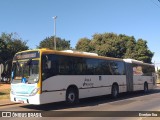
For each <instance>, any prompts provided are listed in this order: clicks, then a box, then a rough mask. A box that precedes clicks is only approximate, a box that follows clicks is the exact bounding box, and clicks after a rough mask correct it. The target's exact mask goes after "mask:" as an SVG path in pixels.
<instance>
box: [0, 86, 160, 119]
mask: <svg viewBox="0 0 160 120" xmlns="http://www.w3.org/2000/svg"><path fill="white" fill-rule="evenodd" d="M0 102H1V103H0V111H12V112H14V111H18V112H40V113H42V115H43V116H45V119H53V118H55V117H50V116H56V115H57V116H58V117H56V118H55V119H56V120H57V119H59V120H61V119H68V120H70V119H76V120H79V119H86V120H90V119H92V120H94V119H96V120H97V119H98V120H101V119H104V118H105V119H106V118H107V120H108V119H109V120H115V119H116V120H160V115H159V112H158V111H160V87H159V86H158V87H157V88H156V89H154V90H152V91H150V92H149V93H147V94H144V93H143V92H134V93H125V94H120V96H119V98H117V99H112V98H111V97H110V96H101V97H94V98H88V99H82V100H80V103H79V104H78V105H75V106H68V105H66V104H65V102H59V103H51V104H45V105H38V106H37V105H26V104H14V103H11V102H10V101H7V100H6V101H5V100H4V101H3V102H2V101H0ZM3 103H5V104H6V105H2V104H3ZM9 104H10V105H9ZM97 111H98V112H97ZM106 111H108V112H106ZM145 111H149V114H150V113H151V114H152V113H153V115H154V114H155V115H156V114H157V113H156V112H158V115H159V117H156V116H154V117H153V116H152V117H147V116H143V115H142V116H141V115H140V116H138V117H137V116H134V114H135V115H137V114H138V115H139V113H140V114H143V113H144V112H145ZM118 112H122V113H118ZM118 114H119V115H118ZM121 114H123V115H124V116H123V117H120V115H121ZM107 115H108V117H106V116H107ZM110 115H111V117H110ZM130 115H131V116H130ZM47 117H48V118H47ZM7 119H11V118H7ZM12 119H18V118H12ZM19 119H20V118H19ZM32 119H35V120H37V119H38V120H39V119H40V120H41V119H42V120H43V119H44V118H43V117H42V118H32Z"/></svg>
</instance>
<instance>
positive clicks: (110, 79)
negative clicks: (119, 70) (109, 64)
mask: <svg viewBox="0 0 160 120" xmlns="http://www.w3.org/2000/svg"><path fill="white" fill-rule="evenodd" d="M113 83H118V85H119V92H120V93H121V92H126V76H125V75H57V76H53V77H50V78H48V79H46V80H44V81H43V82H42V91H43V92H42V99H41V100H42V101H43V99H44V100H45V99H46V101H47V102H56V101H64V100H65V97H66V90H67V88H68V87H69V86H70V85H75V86H76V87H77V88H78V89H79V98H86V97H93V96H100V95H107V94H111V87H112V85H113ZM43 102H44V101H43Z"/></svg>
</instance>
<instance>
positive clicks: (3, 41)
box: [0, 33, 29, 61]
mask: <svg viewBox="0 0 160 120" xmlns="http://www.w3.org/2000/svg"><path fill="white" fill-rule="evenodd" d="M17 36H18V35H17V33H10V34H7V33H2V34H1V36H0V55H1V59H2V60H3V61H7V60H9V59H13V56H14V55H15V54H16V53H17V52H20V51H23V50H27V49H28V48H29V47H28V46H27V45H26V44H27V41H23V40H22V39H21V38H19V37H17Z"/></svg>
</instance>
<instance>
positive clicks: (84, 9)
mask: <svg viewBox="0 0 160 120" xmlns="http://www.w3.org/2000/svg"><path fill="white" fill-rule="evenodd" d="M54 16H57V19H56V36H58V37H60V38H62V39H66V40H70V41H71V47H73V48H74V47H75V46H76V43H77V42H78V40H79V39H80V38H83V37H87V38H89V39H90V38H92V35H93V34H95V33H105V32H109V33H110V32H113V33H116V34H125V35H128V36H134V37H135V38H136V40H138V39H139V38H142V39H143V40H146V41H147V42H148V44H147V45H148V47H149V49H150V50H151V51H152V52H154V57H153V59H152V62H156V63H157V65H158V63H160V49H159V44H158V42H159V40H160V30H159V29H160V2H159V1H158V0H0V34H1V33H2V32H5V33H14V32H16V33H17V34H18V35H19V37H20V38H22V39H23V40H27V41H28V42H27V45H28V46H29V48H31V49H34V48H36V46H38V45H39V43H40V41H42V40H44V39H45V38H46V37H50V36H53V35H54V20H53V17H54ZM159 65H160V64H159Z"/></svg>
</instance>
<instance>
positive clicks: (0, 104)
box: [0, 99, 19, 107]
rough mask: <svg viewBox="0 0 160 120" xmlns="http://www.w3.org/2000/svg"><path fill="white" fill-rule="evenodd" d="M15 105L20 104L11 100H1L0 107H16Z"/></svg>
mask: <svg viewBox="0 0 160 120" xmlns="http://www.w3.org/2000/svg"><path fill="white" fill-rule="evenodd" d="M15 104H19V103H14V102H11V101H10V99H3V100H0V107H1V106H8V105H15Z"/></svg>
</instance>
